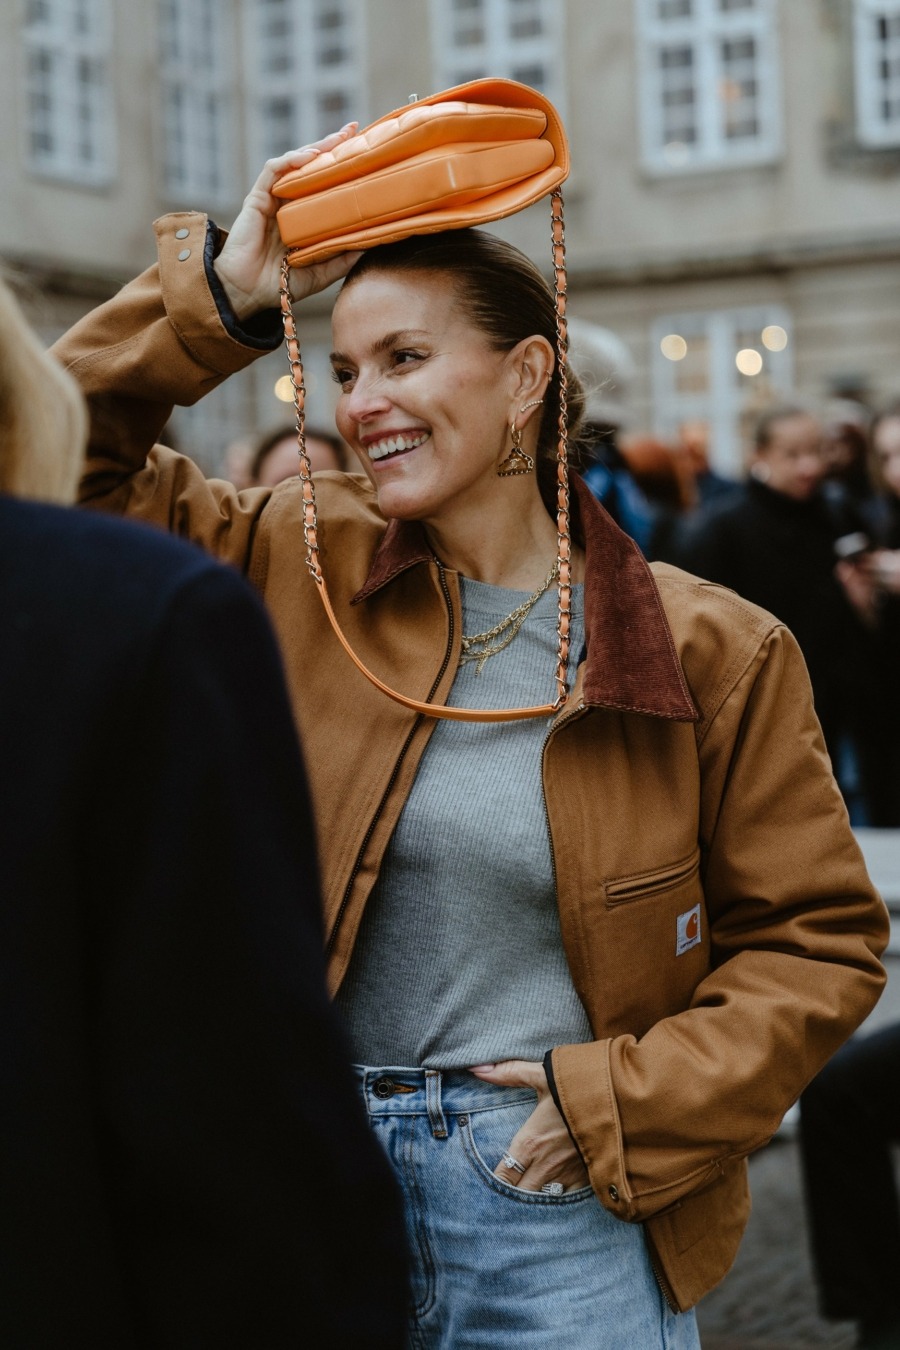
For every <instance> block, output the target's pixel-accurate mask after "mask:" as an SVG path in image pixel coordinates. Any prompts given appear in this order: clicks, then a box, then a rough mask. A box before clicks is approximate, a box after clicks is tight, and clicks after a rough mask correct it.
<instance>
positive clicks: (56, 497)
mask: <svg viewBox="0 0 900 1350" xmlns="http://www.w3.org/2000/svg"><path fill="white" fill-rule="evenodd" d="M87 427H88V419H87V409H86V407H85V403H84V399H83V397H82V394H81V390H80V389H79V387H78V385H77V384H76V383H75V381H74V380H73V379H72V377H71V375H69V373H68V371H65V370H63V368H62V366H60V365H59V364H58V363H57V362H56V361H55V360H54V359H53V357H52V356H50V355H49V354H48V353H47V352H46V351H45V350H44V348H43V347H42V345H41V343H40V342H39V340H38V338H37V336H36V335H35V333H34V332H33V331H32V329H31V327H30V326H29V324H28V322H27V320H26V319H25V316H24V314H23V313H22V310H21V309H20V307H19V304H18V302H17V301H16V299H15V297H14V295H13V293H12V290H11V289H10V286H9V284H8V282H7V280H6V279H5V278H4V276H3V275H2V274H0V492H6V493H9V494H10V495H11V496H14V497H32V498H35V499H36V500H38V501H45V502H60V503H64V504H65V503H70V502H73V501H74V500H75V494H76V491H77V488H78V480H79V478H80V476H81V470H82V465H83V463H84V450H85V445H86V443H87Z"/></svg>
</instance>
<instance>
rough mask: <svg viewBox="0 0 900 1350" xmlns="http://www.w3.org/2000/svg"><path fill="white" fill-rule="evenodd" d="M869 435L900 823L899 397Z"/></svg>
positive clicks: (887, 780) (886, 732)
mask: <svg viewBox="0 0 900 1350" xmlns="http://www.w3.org/2000/svg"><path fill="white" fill-rule="evenodd" d="M870 438H871V455H872V466H873V476H874V479H875V482H876V485H877V487H878V489H879V492H878V495H877V496H876V497H874V498H873V499H872V500H871V501H870V502H869V503H868V508H867V517H868V523H869V532H870V534H871V538H872V543H873V546H874V547H873V548H872V550H871V551H870V552H869V553H868V554H867V555H866V556H865V558H864V559H863V567H864V568H865V570H866V572H867V574H868V577H869V580H870V581H871V583H872V585H873V586H874V587H875V591H876V615H877V623H876V630H875V633H876V644H877V656H878V676H879V681H880V694H879V703H880V706H881V707H882V708H883V712H884V716H883V729H882V734H883V752H884V784H883V786H884V797H885V808H886V810H885V814H884V818H883V820H882V821H881V822H880V823H884V824H887V825H892V826H900V692H898V691H900V400H898V401H895V402H893V403H891V404H889V405H888V406H887V407H885V408H884V409H883V410H882V411H881V412H880V413H878V415H877V416H876V417H875V418H874V420H873V422H872V425H871V429H870Z"/></svg>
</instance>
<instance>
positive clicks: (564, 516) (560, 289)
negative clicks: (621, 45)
mask: <svg viewBox="0 0 900 1350" xmlns="http://www.w3.org/2000/svg"><path fill="white" fill-rule="evenodd" d="M551 244H552V249H553V298H554V300H555V302H556V362H557V368H558V370H559V440H558V443H557V450H556V540H557V549H558V552H559V580H558V587H559V614H558V619H557V665H556V706H557V707H558V708H560V707H562V705H563V704H564V703H565V701H566V696H567V694H568V685H567V676H568V670H569V635H570V632H571V624H572V535H571V530H570V522H569V379H568V369H569V367H568V362H567V354H568V350H569V328H568V323H567V321H566V298H567V293H568V286H567V280H566V223H565V219H564V215H563V199H562V193H561V192H560V190H559V189H558V188H557V190H556V192H554V194H553V196H552V198H551Z"/></svg>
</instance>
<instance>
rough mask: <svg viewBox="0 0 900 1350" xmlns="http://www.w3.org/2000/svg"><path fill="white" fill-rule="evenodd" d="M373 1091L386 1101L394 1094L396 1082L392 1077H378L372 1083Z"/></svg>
mask: <svg viewBox="0 0 900 1350" xmlns="http://www.w3.org/2000/svg"><path fill="white" fill-rule="evenodd" d="M372 1091H373V1092H374V1093H375V1096H376V1097H378V1098H379V1100H380V1101H383V1102H386V1101H387V1100H388V1098H389V1097H393V1095H394V1084H393V1083H392V1082H391V1080H390V1078H376V1079H375V1082H374V1083H373V1084H372Z"/></svg>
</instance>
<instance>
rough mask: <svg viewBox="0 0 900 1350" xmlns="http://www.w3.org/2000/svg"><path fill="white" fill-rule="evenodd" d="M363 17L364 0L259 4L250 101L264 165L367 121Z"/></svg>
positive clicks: (252, 34)
mask: <svg viewBox="0 0 900 1350" xmlns="http://www.w3.org/2000/svg"><path fill="white" fill-rule="evenodd" d="M362 17H363V16H362V14H361V13H360V12H359V4H358V0H252V3H251V4H250V6H249V7H248V24H249V33H248V37H249V45H250V50H251V52H252V59H251V62H250V79H251V81H252V84H251V92H250V103H251V106H252V108H253V116H254V124H255V145H256V155H257V158H258V160H259V162H260V163H261V162H262V161H263V160H265V159H271V158H273V157H274V156H276V155H283V154H284V153H285V152H286V151H288V150H292V149H294V148H295V147H296V146H298V145H303V144H305V143H306V142H307V141H316V140H319V138H320V137H322V136H327V135H328V133H329V132H330V131H337V130H338V129H339V128H340V127H342V126H343V125H344V123H345V122H349V121H350V120H351V119H352V118H356V119H357V120H358V121H360V122H364V121H365V120H366V111H365V102H366V100H365V97H364V94H363V92H362V89H363V83H362V71H361V63H360V45H361V36H360V35H361V31H362ZM260 91H262V92H260Z"/></svg>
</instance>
